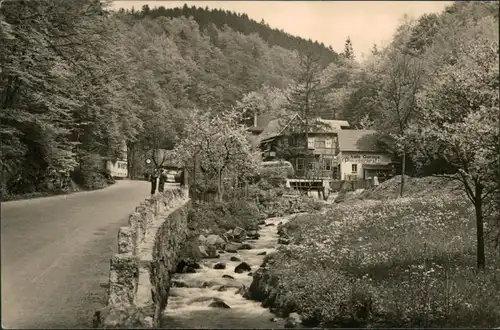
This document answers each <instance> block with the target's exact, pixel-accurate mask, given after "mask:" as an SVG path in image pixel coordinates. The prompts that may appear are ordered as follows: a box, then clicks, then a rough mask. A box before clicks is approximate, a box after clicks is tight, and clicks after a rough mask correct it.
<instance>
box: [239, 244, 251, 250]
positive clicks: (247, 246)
mask: <svg viewBox="0 0 500 330" xmlns="http://www.w3.org/2000/svg"><path fill="white" fill-rule="evenodd" d="M251 249H252V246H251V245H250V244H248V243H243V244H241V245H240V247H239V248H238V250H251Z"/></svg>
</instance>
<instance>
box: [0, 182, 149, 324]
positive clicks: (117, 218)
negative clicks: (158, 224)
mask: <svg viewBox="0 0 500 330" xmlns="http://www.w3.org/2000/svg"><path fill="white" fill-rule="evenodd" d="M148 192H149V185H148V182H145V181H118V182H117V183H116V184H114V185H112V186H110V187H108V188H105V189H102V190H98V191H92V192H82V193H76V194H71V195H67V196H55V197H47V198H39V199H32V200H25V201H14V202H7V203H2V205H1V208H2V209H1V214H2V218H1V230H2V231H1V238H2V240H1V246H2V260H1V272H2V283H1V284H2V325H3V328H63V327H66V328H68V327H69V328H76V327H85V328H88V327H91V325H92V315H93V312H94V311H95V310H96V309H98V308H101V307H103V306H104V304H105V302H106V301H105V297H106V292H107V291H106V290H107V289H106V288H105V287H104V284H107V281H108V272H109V259H110V257H111V256H112V254H113V253H114V252H115V251H116V245H117V243H116V239H117V233H118V232H117V230H118V227H120V226H122V225H125V224H126V223H127V219H128V215H129V214H130V213H131V212H132V211H133V210H134V208H135V206H136V205H138V204H139V203H140V202H141V201H142V200H144V198H146V197H147V195H148Z"/></svg>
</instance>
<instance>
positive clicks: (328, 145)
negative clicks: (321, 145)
mask: <svg viewBox="0 0 500 330" xmlns="http://www.w3.org/2000/svg"><path fill="white" fill-rule="evenodd" d="M325 147H326V148H328V149H331V148H332V147H333V140H332V139H330V138H327V139H326V140H325Z"/></svg>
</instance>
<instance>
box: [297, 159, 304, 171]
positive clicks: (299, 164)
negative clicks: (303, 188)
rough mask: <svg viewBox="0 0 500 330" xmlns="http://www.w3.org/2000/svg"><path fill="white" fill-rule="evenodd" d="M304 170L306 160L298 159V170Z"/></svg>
mask: <svg viewBox="0 0 500 330" xmlns="http://www.w3.org/2000/svg"><path fill="white" fill-rule="evenodd" d="M303 169H304V158H297V170H303Z"/></svg>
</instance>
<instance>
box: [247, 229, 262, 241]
mask: <svg viewBox="0 0 500 330" xmlns="http://www.w3.org/2000/svg"><path fill="white" fill-rule="evenodd" d="M247 237H248V238H250V239H259V237H260V234H259V232H258V231H257V230H251V231H249V232H248V233H247Z"/></svg>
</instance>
